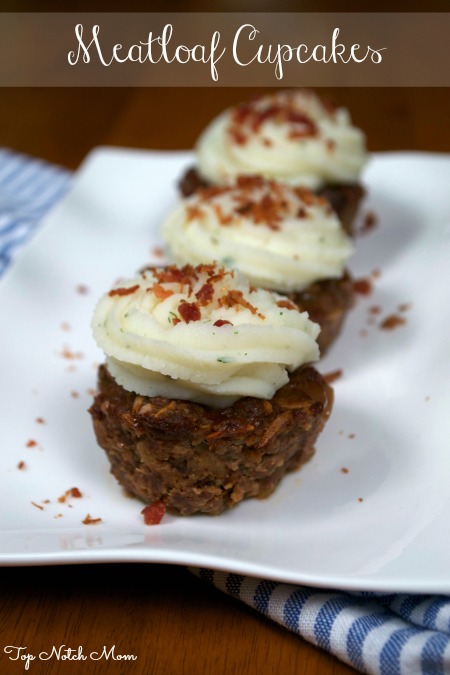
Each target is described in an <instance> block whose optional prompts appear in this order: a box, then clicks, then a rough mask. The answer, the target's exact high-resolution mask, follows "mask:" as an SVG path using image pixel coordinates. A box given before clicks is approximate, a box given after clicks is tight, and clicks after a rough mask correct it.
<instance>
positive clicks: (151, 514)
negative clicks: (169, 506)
mask: <svg viewBox="0 0 450 675" xmlns="http://www.w3.org/2000/svg"><path fill="white" fill-rule="evenodd" d="M165 512H166V507H165V505H164V504H163V503H162V502H161V501H159V502H154V503H153V504H149V505H148V506H146V507H145V508H143V509H142V511H141V514H142V515H143V516H144V523H145V524H146V525H159V523H160V522H161V520H162V517H163V516H164V514H165Z"/></svg>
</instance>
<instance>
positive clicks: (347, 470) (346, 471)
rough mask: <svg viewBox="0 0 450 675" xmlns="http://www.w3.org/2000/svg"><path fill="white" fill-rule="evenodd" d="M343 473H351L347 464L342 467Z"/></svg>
mask: <svg viewBox="0 0 450 675" xmlns="http://www.w3.org/2000/svg"><path fill="white" fill-rule="evenodd" d="M341 473H350V470H349V469H347V467H346V466H343V467H342V469H341Z"/></svg>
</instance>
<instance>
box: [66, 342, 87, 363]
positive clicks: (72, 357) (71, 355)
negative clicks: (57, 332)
mask: <svg viewBox="0 0 450 675" xmlns="http://www.w3.org/2000/svg"><path fill="white" fill-rule="evenodd" d="M61 356H62V357H63V359H67V360H69V361H70V360H75V359H84V354H83V352H73V351H72V350H71V349H70V348H69V347H67V345H64V347H63V350H62V352H61Z"/></svg>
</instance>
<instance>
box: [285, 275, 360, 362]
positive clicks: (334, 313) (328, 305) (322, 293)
mask: <svg viewBox="0 0 450 675" xmlns="http://www.w3.org/2000/svg"><path fill="white" fill-rule="evenodd" d="M288 296H289V298H291V300H293V302H295V304H296V305H298V307H299V309H300V310H301V311H303V312H308V314H309V318H310V319H311V321H315V323H318V324H319V326H320V333H319V336H318V338H317V344H318V345H319V349H320V354H321V356H323V355H324V354H325V352H326V351H327V349H328V348H329V347H330V345H331V344H332V342H334V340H335V339H336V338H337V336H338V335H339V333H340V331H341V328H342V326H343V323H344V320H345V317H346V315H347V312H348V311H349V310H350V309H351V307H352V306H353V302H354V291H353V281H352V278H351V276H350V274H349V273H348V272H346V273H345V274H344V276H343V277H341V278H340V279H325V280H324V281H316V283H314V284H311V285H310V286H308V288H306V289H305V290H304V291H300V292H293V293H288Z"/></svg>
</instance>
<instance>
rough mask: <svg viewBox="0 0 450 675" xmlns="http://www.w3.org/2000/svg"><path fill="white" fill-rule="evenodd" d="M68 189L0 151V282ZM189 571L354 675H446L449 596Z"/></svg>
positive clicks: (54, 173)
mask: <svg viewBox="0 0 450 675" xmlns="http://www.w3.org/2000/svg"><path fill="white" fill-rule="evenodd" d="M70 182H71V173H70V171H67V170H65V169H62V168H60V167H55V166H52V165H50V164H48V163H46V162H42V161H40V160H37V159H31V158H29V157H25V156H23V155H19V154H17V153H14V152H11V151H9V150H1V149H0V275H1V273H2V272H3V271H4V270H5V269H6V267H7V266H8V265H9V264H10V263H11V261H12V260H13V257H14V254H15V252H16V251H17V250H18V249H19V248H20V247H21V246H23V245H24V244H25V243H26V242H27V241H28V240H29V239H30V237H31V236H32V234H33V232H34V231H35V230H36V228H37V227H38V225H39V222H40V220H41V218H42V216H43V215H44V214H45V213H46V212H47V210H48V209H49V208H50V207H51V206H52V205H53V204H54V203H55V202H56V201H57V200H58V199H60V198H61V197H62V196H63V195H64V193H65V191H66V190H67V188H68V187H69V185H70ZM191 571H192V572H193V573H194V574H196V575H197V576H199V577H200V579H203V580H204V581H205V582H207V583H209V584H212V585H214V586H215V587H216V588H218V589H219V590H221V591H224V592H225V593H228V594H229V595H230V596H232V597H234V598H236V599H238V600H240V601H242V602H244V603H245V604H247V605H249V606H250V607H253V608H254V609H255V610H257V611H258V612H260V613H261V614H263V615H264V616H266V617H268V618H269V619H271V620H272V621H275V622H276V623H278V624H280V625H281V626H284V627H285V628H287V629H288V630H291V631H293V632H294V633H296V634H298V635H299V636H301V637H302V638H304V639H305V640H308V641H309V642H311V643H312V644H314V645H317V646H318V647H320V648H322V649H325V650H326V651H328V652H330V653H331V654H334V655H335V656H337V657H338V658H339V659H341V660H342V661H344V662H345V663H347V664H349V665H350V666H353V668H355V669H356V670H358V671H361V672H363V673H374V674H381V675H441V674H442V675H445V674H446V673H448V675H450V597H447V596H430V595H408V594H404V593H402V594H380V593H371V592H369V591H367V592H362V593H349V592H344V591H339V590H323V589H316V588H308V587H305V586H296V585H291V584H286V583H279V582H275V581H270V580H265V579H255V578H251V577H245V576H241V575H238V574H231V573H227V572H214V571H212V570H206V569H192V570H191Z"/></svg>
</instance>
